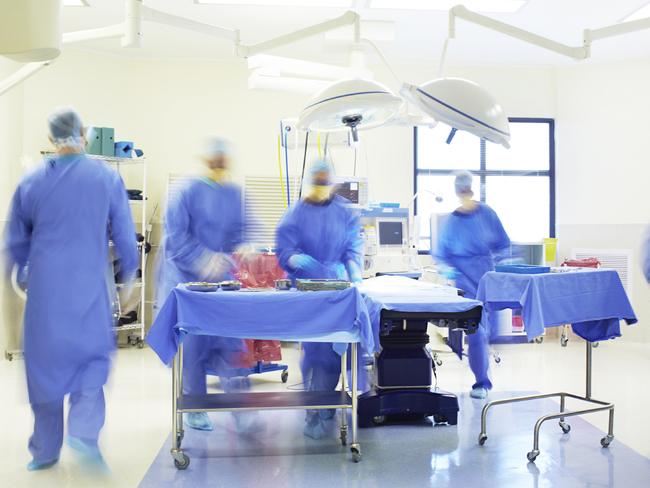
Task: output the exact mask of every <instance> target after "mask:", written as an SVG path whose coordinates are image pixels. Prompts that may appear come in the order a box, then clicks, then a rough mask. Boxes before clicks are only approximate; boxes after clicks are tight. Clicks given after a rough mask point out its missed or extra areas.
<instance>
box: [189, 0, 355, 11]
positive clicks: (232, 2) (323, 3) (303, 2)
mask: <svg viewBox="0 0 650 488" xmlns="http://www.w3.org/2000/svg"><path fill="white" fill-rule="evenodd" d="M194 3H197V4H199V5H224V6H234V7H239V6H244V5H245V6H247V7H250V6H257V7H323V8H345V9H347V8H350V7H351V6H352V0H194Z"/></svg>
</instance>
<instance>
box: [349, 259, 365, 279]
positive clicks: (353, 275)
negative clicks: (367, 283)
mask: <svg viewBox="0 0 650 488" xmlns="http://www.w3.org/2000/svg"><path fill="white" fill-rule="evenodd" d="M346 268H347V270H348V276H349V277H350V281H351V282H352V283H357V284H358V283H361V282H362V281H363V276H361V268H359V265H358V264H357V263H356V262H354V261H348V262H347V264H346Z"/></svg>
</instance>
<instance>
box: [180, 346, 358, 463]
mask: <svg viewBox="0 0 650 488" xmlns="http://www.w3.org/2000/svg"><path fill="white" fill-rule="evenodd" d="M350 350H351V357H350V363H351V364H350V369H351V376H352V381H351V383H352V385H351V388H350V389H349V391H348V388H347V352H345V353H344V354H343V355H342V356H341V390H340V391H341V392H348V395H349V402H350V403H345V404H342V403H340V404H331V405H330V404H318V405H313V404H312V405H291V406H287V405H271V404H269V405H265V406H263V407H259V406H255V407H251V406H246V407H245V406H241V407H228V408H216V407H207V406H206V407H205V408H181V403H182V399H183V393H182V392H183V344H182V343H181V344H180V346H179V348H178V353H177V354H176V356H175V357H174V360H173V362H172V446H171V451H170V452H171V455H172V457H173V459H174V464H175V465H176V467H177V468H178V469H186V468H187V467H188V466H189V464H190V458H189V457H188V456H187V454H185V452H183V449H182V448H181V444H182V442H183V437H184V430H183V413H190V412H223V411H246V410H291V409H294V410H295V409H301V410H302V409H305V410H314V409H316V410H320V409H338V410H343V412H342V413H341V427H340V440H341V444H342V445H344V446H345V445H347V436H348V423H347V411H348V410H351V411H352V419H351V422H352V444H351V445H350V451H351V453H352V459H353V460H354V462H359V461H361V446H360V445H359V441H358V437H357V430H358V427H357V408H358V371H357V365H358V357H357V344H356V343H350ZM222 395H228V394H227V393H223V394H222Z"/></svg>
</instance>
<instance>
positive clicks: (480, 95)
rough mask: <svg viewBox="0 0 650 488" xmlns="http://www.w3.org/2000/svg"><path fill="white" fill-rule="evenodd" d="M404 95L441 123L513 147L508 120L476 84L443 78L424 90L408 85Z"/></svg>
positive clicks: (432, 82) (493, 101) (422, 86)
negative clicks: (510, 142)
mask: <svg viewBox="0 0 650 488" xmlns="http://www.w3.org/2000/svg"><path fill="white" fill-rule="evenodd" d="M400 94H401V95H402V96H403V97H404V98H406V99H407V100H408V101H409V102H411V103H413V104H414V105H415V106H416V107H418V108H419V109H420V110H422V111H423V112H424V113H425V114H427V115H429V116H431V117H433V118H434V119H435V120H437V121H439V122H443V123H445V124H447V125H450V126H451V127H452V128H454V129H457V130H465V131H467V132H470V133H472V134H474V135H476V136H478V137H481V138H483V139H487V140H488V141H491V142H494V143H497V144H501V145H503V146H504V147H506V148H508V147H510V144H509V141H510V129H509V124H508V117H507V116H506V114H505V113H504V112H503V109H502V108H501V106H500V105H499V104H498V103H497V102H496V100H495V99H494V97H492V95H490V93H488V92H487V90H485V89H484V88H482V87H480V86H479V85H477V84H476V83H474V82H472V81H469V80H465V79H462V78H439V79H436V80H433V81H429V82H427V83H425V84H423V85H420V86H415V85H410V84H408V83H404V85H403V86H402V89H401V90H400Z"/></svg>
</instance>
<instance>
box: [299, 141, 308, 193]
mask: <svg viewBox="0 0 650 488" xmlns="http://www.w3.org/2000/svg"><path fill="white" fill-rule="evenodd" d="M308 145H309V132H306V133H305V152H304V154H303V156H302V174H301V175H300V191H299V193H298V200H300V199H301V198H302V185H303V181H304V179H305V166H306V165H307V146H308Z"/></svg>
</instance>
